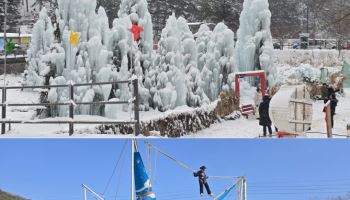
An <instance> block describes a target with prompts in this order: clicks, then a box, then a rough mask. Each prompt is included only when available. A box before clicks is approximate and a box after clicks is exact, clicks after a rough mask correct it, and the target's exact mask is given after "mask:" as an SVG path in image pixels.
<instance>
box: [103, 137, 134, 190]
mask: <svg viewBox="0 0 350 200" xmlns="http://www.w3.org/2000/svg"><path fill="white" fill-rule="evenodd" d="M127 141H128V140H125V142H124V145H123V148H122V151H121V152H120V154H119V157H118V160H117V162H116V164H115V166H114V169H113V172H112V175H111V176H110V177H109V179H108V182H107V185H106V187H105V189H104V190H103V193H102V196H103V195H104V194H105V193H106V191H107V189H108V187H109V185H110V183H111V180H112V178H113V175H114V174H115V171H116V170H117V167H118V165H119V162H120V160H121V157H122V155H123V153H124V151H125V147H126V143H127Z"/></svg>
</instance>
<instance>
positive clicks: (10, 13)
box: [0, 0, 21, 32]
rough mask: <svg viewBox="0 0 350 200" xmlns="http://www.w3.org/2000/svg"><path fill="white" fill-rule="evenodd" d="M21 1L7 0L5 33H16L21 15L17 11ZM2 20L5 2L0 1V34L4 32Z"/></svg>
mask: <svg viewBox="0 0 350 200" xmlns="http://www.w3.org/2000/svg"><path fill="white" fill-rule="evenodd" d="M20 3H21V0H11V1H10V0H7V16H6V21H7V22H6V24H7V28H6V31H7V32H18V29H19V23H20V19H21V14H20V12H19V10H18V7H19V6H20ZM4 20H5V1H4V0H2V1H1V2H0V21H1V27H0V32H3V31H4Z"/></svg>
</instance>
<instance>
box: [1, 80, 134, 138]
mask: <svg viewBox="0 0 350 200" xmlns="http://www.w3.org/2000/svg"><path fill="white" fill-rule="evenodd" d="M109 84H133V89H134V91H133V98H132V99H130V100H129V101H99V102H74V88H76V87H82V86H96V85H109ZM50 88H68V89H69V97H70V101H69V102H57V103H22V104H21V103H7V102H6V96H7V91H8V90H15V89H21V90H23V89H50ZM138 94H139V91H138V79H130V80H127V81H115V82H100V83H80V84H69V85H43V86H11V87H3V88H2V102H1V104H0V106H1V107H2V114H1V120H0V121H1V134H5V133H6V124H69V136H71V135H73V133H74V124H119V125H121V124H134V125H135V135H136V136H137V135H139V134H140V114H139V102H140V100H139V95H138ZM129 103H133V104H134V120H130V121H115V120H110V121H109V120H108V121H84V120H74V106H75V105H106V104H129ZM21 106H69V118H68V119H66V120H49V119H44V120H29V121H26V120H11V119H7V118H6V107H21Z"/></svg>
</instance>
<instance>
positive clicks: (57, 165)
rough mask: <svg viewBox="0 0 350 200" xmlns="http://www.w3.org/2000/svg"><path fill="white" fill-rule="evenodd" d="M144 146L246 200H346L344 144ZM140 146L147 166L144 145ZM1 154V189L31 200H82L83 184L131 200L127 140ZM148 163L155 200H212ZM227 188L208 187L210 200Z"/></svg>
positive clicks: (172, 171) (159, 161)
mask: <svg viewBox="0 0 350 200" xmlns="http://www.w3.org/2000/svg"><path fill="white" fill-rule="evenodd" d="M147 141H149V142H151V143H152V144H154V145H156V146H157V147H159V148H160V149H162V150H163V151H165V152H167V153H169V154H170V155H172V156H174V157H176V158H177V159H179V160H181V161H182V162H184V163H186V164H187V165H189V166H191V167H192V168H194V169H197V168H199V166H201V165H206V166H207V168H208V169H207V175H209V176H210V175H213V176H219V175H223V176H224V175H225V176H226V175H227V176H236V175H237V176H238V175H245V176H247V187H248V188H247V189H248V199H249V200H267V199H268V200H284V199H286V200H289V199H293V200H314V199H316V197H319V198H320V199H326V198H327V197H330V196H338V195H341V196H344V195H346V194H347V192H350V173H349V169H350V158H349V152H350V141H347V140H237V139H236V140H232V139H210V140H209V139H207V140H205V139H188V140H187V139H178V140H176V139H174V140H173V139H154V140H147ZM125 142H127V143H126V144H125ZM138 144H139V149H140V151H141V153H142V155H143V158H144V162H145V165H146V166H147V163H148V162H147V160H148V159H147V155H146V147H145V145H144V144H143V140H139V141H138ZM124 145H126V149H125V151H124V153H123V154H122V157H121V159H120V162H119V164H118V167H117V168H116V171H115V174H114V176H113V177H112V178H111V181H110V184H109V187H107V189H106V185H107V183H108V180H109V179H110V177H111V175H112V172H113V169H114V167H115V165H116V162H117V160H118V157H119V155H120V153H121V151H122V149H123V146H124ZM0 149H1V151H0V159H1V160H0V189H3V190H6V191H9V192H11V193H15V194H19V195H22V196H24V197H27V198H30V199H33V200H75V199H76V200H79V199H83V193H82V190H81V187H80V185H81V184H82V183H85V184H87V185H89V186H90V187H91V188H93V189H95V190H96V191H97V192H99V193H100V194H102V193H104V191H105V190H106V192H105V193H104V196H105V197H106V199H115V196H116V194H117V197H118V198H117V199H120V200H122V199H130V198H129V197H130V184H131V180H130V179H131V177H130V140H128V141H126V140H123V139H46V140H45V139H31V140H28V139H26V140H21V139H2V140H0ZM149 160H150V161H151V163H152V164H151V169H152V172H151V175H152V179H153V180H152V182H153V187H154V188H155V192H156V194H157V196H158V199H160V200H168V199H169V200H170V199H193V200H195V199H209V198H207V197H205V198H199V195H198V185H197V184H198V183H197V180H196V179H195V178H194V177H193V176H192V174H191V173H190V172H189V171H187V170H186V169H184V168H182V167H181V166H179V165H177V164H176V163H174V162H173V161H171V160H169V159H167V158H165V157H163V156H161V155H160V154H156V153H154V152H153V151H152V152H151V158H150V159H149ZM231 183H232V181H231V180H221V179H212V180H209V184H210V186H211V188H212V190H213V192H214V193H215V194H219V193H221V192H222V191H223V190H224V189H225V188H226V187H228V186H229V185H230V184H231ZM90 199H92V198H90ZM231 199H235V198H234V194H232V195H231V198H230V200H231Z"/></svg>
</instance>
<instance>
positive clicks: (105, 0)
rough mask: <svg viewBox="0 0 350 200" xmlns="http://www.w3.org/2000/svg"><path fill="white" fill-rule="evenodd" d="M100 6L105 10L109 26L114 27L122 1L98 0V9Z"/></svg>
mask: <svg viewBox="0 0 350 200" xmlns="http://www.w3.org/2000/svg"><path fill="white" fill-rule="evenodd" d="M100 6H102V7H104V8H105V10H106V14H107V17H108V19H109V26H110V27H112V23H113V19H115V18H117V17H118V10H119V6H120V0H113V1H111V0H97V8H99V7H100Z"/></svg>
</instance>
